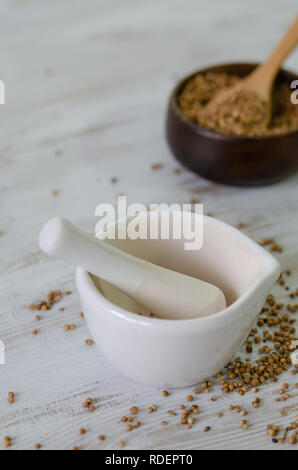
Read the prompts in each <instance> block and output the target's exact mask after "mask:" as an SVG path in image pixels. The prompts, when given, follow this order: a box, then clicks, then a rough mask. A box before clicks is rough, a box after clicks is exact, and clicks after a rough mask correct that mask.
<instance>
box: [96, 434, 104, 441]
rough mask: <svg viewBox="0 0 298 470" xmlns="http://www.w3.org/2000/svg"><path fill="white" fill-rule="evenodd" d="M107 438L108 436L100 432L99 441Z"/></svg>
mask: <svg viewBox="0 0 298 470" xmlns="http://www.w3.org/2000/svg"><path fill="white" fill-rule="evenodd" d="M105 438H106V436H104V435H103V434H100V435H99V436H98V440H99V441H104V440H105Z"/></svg>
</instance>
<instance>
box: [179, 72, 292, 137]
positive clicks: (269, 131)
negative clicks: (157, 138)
mask: <svg viewBox="0 0 298 470" xmlns="http://www.w3.org/2000/svg"><path fill="white" fill-rule="evenodd" d="M240 80H241V78H240V77H239V76H237V75H229V74H227V73H225V72H206V73H204V74H198V75H196V76H194V77H193V78H191V79H190V80H189V81H188V82H187V83H186V85H185V86H184V88H183V89H182V91H181V93H180V96H179V97H178V101H179V106H180V108H181V110H182V112H183V114H184V115H185V116H186V117H187V118H188V119H190V120H191V121H193V122H195V123H196V124H198V125H200V126H202V127H205V128H207V129H210V130H213V131H216V132H220V133H223V134H229V135H243V136H250V137H256V136H260V137H261V136H267V135H276V134H285V133H288V132H292V131H295V130H298V106H297V105H295V104H293V103H292V102H291V99H290V96H291V91H292V90H291V89H290V88H289V84H288V83H277V84H276V85H275V86H274V88H273V93H272V116H271V120H270V121H269V124H266V122H267V120H266V114H267V113H268V106H267V104H266V103H264V102H263V101H262V100H261V99H260V98H259V97H258V96H257V95H256V94H254V93H253V92H251V93H247V92H246V93H244V92H243V91H239V90H238V91H237V90H233V91H231V93H225V94H224V96H223V97H222V99H218V100H215V102H214V103H212V102H211V100H212V98H213V97H215V95H216V94H217V93H218V92H220V91H222V90H225V89H227V88H229V87H232V86H233V85H235V84H237V83H238V82H239V81H240Z"/></svg>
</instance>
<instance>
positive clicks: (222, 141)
mask: <svg viewBox="0 0 298 470" xmlns="http://www.w3.org/2000/svg"><path fill="white" fill-rule="evenodd" d="M257 65H258V64H225V65H219V66H215V67H210V68H207V69H204V70H198V71H197V72H195V73H193V74H192V75H190V76H188V77H186V78H185V79H184V80H182V81H181V82H180V83H179V84H178V85H177V87H176V88H175V89H174V91H173V93H172V95H171V98H170V102H169V106H168V113H167V123H166V133H167V141H168V144H169V146H170V149H171V150H172V152H173V154H174V155H175V157H176V158H177V159H178V160H180V162H181V163H182V164H183V165H184V166H186V167H187V168H189V169H190V170H192V171H194V172H195V173H198V174H199V175H201V176H203V177H204V178H207V179H209V180H212V181H215V182H218V183H223V184H229V185H243V186H248V185H260V184H268V183H274V182H276V181H279V180H281V179H283V178H285V177H287V176H288V175H290V174H291V173H293V172H295V171H297V170H298V131H292V132H289V133H287V134H283V135H274V136H266V137H243V136H232V135H224V134H220V133H218V132H213V131H211V130H208V129H205V128H203V127H200V126H199V125H198V124H195V123H193V122H192V121H190V120H189V119H187V118H186V117H185V116H184V115H183V114H182V111H181V110H180V107H179V105H178V96H179V93H180V92H181V90H182V89H183V87H184V85H185V84H186V82H187V81H188V80H189V79H191V78H192V77H194V76H195V75H197V74H198V73H202V72H207V71H214V72H228V73H231V74H236V75H239V76H243V77H244V76H245V75H247V74H249V73H250V72H251V71H252V70H253V69H254V68H255V67H256V66H257ZM297 79H298V76H297V75H295V74H293V73H291V72H287V71H285V70H281V71H280V73H279V74H278V76H277V80H278V81H285V82H288V83H289V84H290V83H291V82H292V81H293V80H297Z"/></svg>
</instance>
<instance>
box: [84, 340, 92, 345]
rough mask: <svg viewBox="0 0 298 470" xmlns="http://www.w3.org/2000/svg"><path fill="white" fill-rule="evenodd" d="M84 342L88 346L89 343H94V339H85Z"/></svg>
mask: <svg viewBox="0 0 298 470" xmlns="http://www.w3.org/2000/svg"><path fill="white" fill-rule="evenodd" d="M85 343H86V344H87V345H88V346H91V345H92V344H93V343H94V341H93V339H86V341H85Z"/></svg>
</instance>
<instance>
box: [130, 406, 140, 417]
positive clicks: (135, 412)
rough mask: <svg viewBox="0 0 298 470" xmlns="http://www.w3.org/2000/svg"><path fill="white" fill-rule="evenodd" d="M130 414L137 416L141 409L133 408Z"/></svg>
mask: <svg viewBox="0 0 298 470" xmlns="http://www.w3.org/2000/svg"><path fill="white" fill-rule="evenodd" d="M130 412H131V414H132V415H136V414H138V412H139V408H138V407H137V406H132V407H131V408H130Z"/></svg>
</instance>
